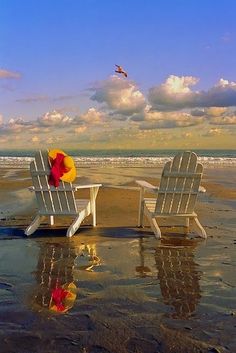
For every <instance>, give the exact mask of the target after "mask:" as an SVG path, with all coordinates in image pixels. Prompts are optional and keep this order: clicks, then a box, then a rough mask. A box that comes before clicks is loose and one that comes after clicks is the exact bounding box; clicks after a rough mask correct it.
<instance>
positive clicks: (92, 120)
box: [80, 108, 105, 124]
mask: <svg viewBox="0 0 236 353" xmlns="http://www.w3.org/2000/svg"><path fill="white" fill-rule="evenodd" d="M104 118H105V114H104V113H102V112H99V111H98V110H96V109H95V108H90V109H88V111H87V112H86V113H84V114H82V115H81V116H80V119H81V120H82V121H84V122H86V123H88V124H101V123H102V122H103V121H104Z"/></svg>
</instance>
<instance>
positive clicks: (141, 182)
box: [136, 180, 159, 194]
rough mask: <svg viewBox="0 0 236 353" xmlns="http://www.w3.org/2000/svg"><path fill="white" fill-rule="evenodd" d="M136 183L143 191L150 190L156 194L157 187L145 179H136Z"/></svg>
mask: <svg viewBox="0 0 236 353" xmlns="http://www.w3.org/2000/svg"><path fill="white" fill-rule="evenodd" d="M136 184H138V185H139V186H140V187H141V188H143V189H144V191H148V192H152V193H154V194H156V193H157V192H158V189H159V188H158V187H157V186H154V185H152V184H150V183H148V182H147V181H145V180H136Z"/></svg>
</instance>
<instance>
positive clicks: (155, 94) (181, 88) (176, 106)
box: [148, 75, 236, 111]
mask: <svg viewBox="0 0 236 353" xmlns="http://www.w3.org/2000/svg"><path fill="white" fill-rule="evenodd" d="M198 81H199V79H198V78H196V77H192V76H182V77H178V76H174V75H171V76H169V77H168V78H167V80H166V81H165V82H164V83H163V84H161V85H160V86H157V87H152V88H151V89H150V90H149V93H148V98H149V102H150V104H151V105H152V109H153V110H163V111H164V110H180V109H185V108H202V107H230V106H235V105H236V82H233V81H232V82H230V81H228V80H224V79H220V80H219V82H217V83H216V85H215V86H213V87H212V88H210V89H209V90H208V91H200V92H199V91H193V90H191V88H190V87H191V86H193V85H195V84H196V83H197V82H198Z"/></svg>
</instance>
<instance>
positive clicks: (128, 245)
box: [0, 168, 236, 353]
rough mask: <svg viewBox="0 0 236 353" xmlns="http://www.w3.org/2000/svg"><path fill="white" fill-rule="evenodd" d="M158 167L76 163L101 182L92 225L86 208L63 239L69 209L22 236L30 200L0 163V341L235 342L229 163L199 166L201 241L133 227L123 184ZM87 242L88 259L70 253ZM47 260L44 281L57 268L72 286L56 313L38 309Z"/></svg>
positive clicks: (150, 175) (131, 198)
mask: <svg viewBox="0 0 236 353" xmlns="http://www.w3.org/2000/svg"><path fill="white" fill-rule="evenodd" d="M160 171H161V169H157V168H155V169H154V168H100V169H99V168H81V169H80V170H79V171H78V172H79V179H78V180H79V182H81V183H87V182H90V181H92V182H98V183H103V185H104V186H103V188H101V190H100V192H99V195H98V199H97V220H98V227H97V228H95V229H92V228H91V227H90V224H91V219H89V218H88V219H87V220H86V222H85V223H84V224H83V226H82V227H81V229H80V231H79V232H78V233H77V234H76V235H75V236H74V237H73V239H72V240H71V241H68V239H66V238H65V237H64V234H65V228H64V226H65V225H66V224H67V223H68V224H69V220H66V221H64V220H58V226H57V227H56V228H55V229H54V230H51V229H50V227H46V228H45V227H43V228H42V230H40V231H39V232H38V233H36V235H35V236H34V237H31V238H30V239H26V238H24V237H23V229H24V228H25V227H26V226H27V225H28V224H29V222H30V220H31V217H32V216H33V214H34V212H35V203H34V199H33V195H31V194H30V193H29V191H28V190H27V189H26V188H27V186H30V185H31V180H30V176H29V173H28V171H24V170H20V171H19V170H18V171H17V170H11V171H9V170H4V169H1V170H0V176H1V178H0V200H1V205H0V212H1V213H0V226H1V228H0V239H1V240H2V242H1V250H0V259H1V273H0V294H1V307H0V313H1V315H0V316H1V319H0V323H1V327H4V332H3V330H2V331H0V341H1V347H2V348H1V352H17V353H21V352H48V353H49V352H50V353H52V352H64V351H65V347H67V346H68V345H69V347H70V352H84V353H85V352H87V353H89V352H150V353H152V352H153V353H154V352H188V353H190V352H199V353H200V352H217V351H219V352H234V351H236V339H235V315H236V311H235V308H236V281H235V266H236V260H235V249H236V231H235V230H236V218H235V210H236V202H235V200H236V197H235V196H236V187H235V185H236V176H235V171H234V170H233V168H228V169H223V168H220V169H217V168H215V169H212V168H209V169H207V170H206V171H205V173H204V179H203V183H202V185H203V186H204V187H205V188H206V189H207V193H206V194H202V195H200V197H199V200H198V203H197V207H196V211H197V213H198V215H199V219H200V220H201V223H202V224H203V225H204V227H205V229H206V231H207V234H208V239H207V240H206V241H203V240H200V239H199V238H192V237H191V238H188V239H186V238H183V237H180V236H177V237H176V236H173V235H172V236H164V237H163V240H162V241H156V240H155V239H154V238H153V236H152V234H151V232H150V229H149V228H148V227H145V228H144V229H138V228H137V211H138V208H137V205H138V192H137V191H136V190H135V189H133V190H132V187H135V186H136V185H135V183H134V180H135V179H145V180H148V181H150V182H152V183H158V180H159V177H160ZM112 186H114V187H112ZM117 186H118V187H117ZM121 186H122V188H120V187H121ZM88 249H90V250H89V251H93V252H94V254H95V255H96V258H97V260H96V261H94V263H93V266H92V269H90V270H86V266H87V265H86V256H85V258H83V260H85V263H83V264H82V263H81V256H80V255H81V251H82V252H83V251H88ZM52 253H53V254H56V255H55V256H56V258H57V256H59V254H60V261H59V258H58V260H55V261H52V257H51V256H52ZM57 254H58V255H57ZM49 263H53V264H54V269H55V273H54V272H52V273H51V274H50V276H51V277H50V279H52V282H53V280H55V278H56V272H57V274H58V273H60V281H61V282H68V281H73V282H74V283H75V284H76V286H77V288H78V293H77V299H76V302H75V304H74V306H73V308H72V309H71V310H70V311H68V313H67V314H65V315H62V316H59V317H58V316H53V315H51V314H50V313H49V312H48V310H47V307H48V302H47V300H48V298H49V297H50V295H49V294H50V292H49V287H50V286H49V285H48V282H47V280H48V279H49V272H50V271H49V269H48V268H47V266H48V264H49ZM90 264H91V263H90ZM65 269H67V271H66V273H65ZM42 278H43V279H44V281H43V282H42ZM50 288H51V287H50ZM48 296H49V297H48ZM42 298H44V300H45V305H43V302H42ZM45 298H46V299H45ZM49 332H50V333H49ZM16 347H18V348H17V349H18V350H16ZM32 347H34V348H32ZM117 347H119V348H117ZM210 349H211V350H210ZM214 349H215V350H214Z"/></svg>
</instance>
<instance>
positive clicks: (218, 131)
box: [203, 128, 223, 137]
mask: <svg viewBox="0 0 236 353" xmlns="http://www.w3.org/2000/svg"><path fill="white" fill-rule="evenodd" d="M222 133H223V130H222V129H217V128H214V129H210V130H208V131H207V132H206V133H205V134H204V135H203V136H206V137H212V136H219V135H222Z"/></svg>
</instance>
